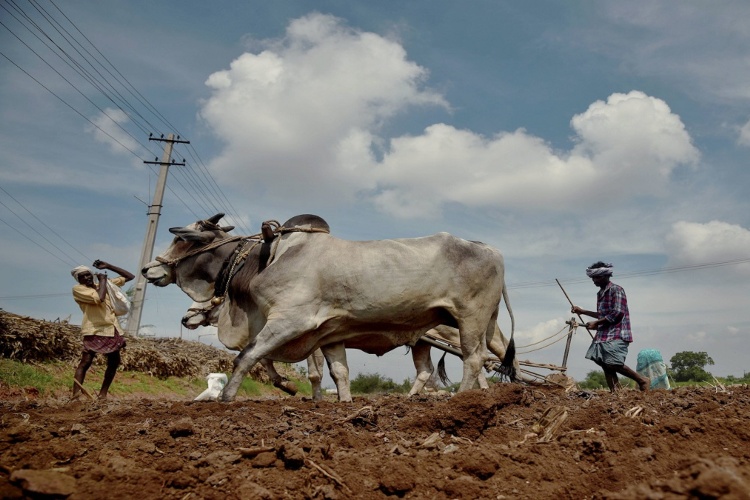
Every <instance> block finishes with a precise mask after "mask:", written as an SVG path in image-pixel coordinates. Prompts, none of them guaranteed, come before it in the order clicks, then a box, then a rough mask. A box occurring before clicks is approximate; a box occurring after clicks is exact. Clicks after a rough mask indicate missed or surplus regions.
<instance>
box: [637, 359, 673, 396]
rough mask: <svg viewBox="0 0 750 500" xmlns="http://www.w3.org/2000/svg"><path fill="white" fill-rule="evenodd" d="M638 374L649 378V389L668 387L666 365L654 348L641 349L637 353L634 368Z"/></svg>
mask: <svg viewBox="0 0 750 500" xmlns="http://www.w3.org/2000/svg"><path fill="white" fill-rule="evenodd" d="M635 371H637V372H638V375H641V376H643V377H648V378H650V379H651V386H650V388H651V389H669V377H667V365H665V364H664V360H663V359H662V357H661V353H660V352H659V351H657V350H656V349H643V350H642V351H641V352H639V353H638V365H637V366H636V368H635Z"/></svg>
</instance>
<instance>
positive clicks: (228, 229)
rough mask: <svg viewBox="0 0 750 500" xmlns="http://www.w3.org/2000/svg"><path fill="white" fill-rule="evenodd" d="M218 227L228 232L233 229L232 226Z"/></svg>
mask: <svg viewBox="0 0 750 500" xmlns="http://www.w3.org/2000/svg"><path fill="white" fill-rule="evenodd" d="M220 229H221V230H222V231H224V232H225V233H228V232H229V231H231V230H232V229H234V226H222V227H221V228H220Z"/></svg>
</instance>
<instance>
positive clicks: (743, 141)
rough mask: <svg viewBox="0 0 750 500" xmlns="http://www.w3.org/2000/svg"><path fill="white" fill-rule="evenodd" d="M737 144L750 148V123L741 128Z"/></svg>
mask: <svg viewBox="0 0 750 500" xmlns="http://www.w3.org/2000/svg"><path fill="white" fill-rule="evenodd" d="M737 144H739V145H740V146H750V121H749V122H747V123H746V124H744V125H743V126H742V128H740V135H739V137H738V138H737Z"/></svg>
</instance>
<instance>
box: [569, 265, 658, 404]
mask: <svg viewBox="0 0 750 500" xmlns="http://www.w3.org/2000/svg"><path fill="white" fill-rule="evenodd" d="M586 275H587V276H588V277H589V278H591V279H592V280H593V282H594V285H596V286H598V287H599V292H598V293H597V294H596V311H587V310H585V309H581V308H580V307H578V306H573V307H572V308H571V312H573V313H576V314H585V315H586V316H591V317H592V318H596V320H594V321H589V322H588V323H586V328H588V329H590V330H593V329H596V336H595V337H594V340H593V342H592V343H591V346H590V347H589V350H588V351H587V352H586V358H587V359H590V360H591V361H593V362H594V363H596V364H598V365H599V366H601V367H602V369H603V370H604V377H605V378H606V379H607V385H608V386H609V390H610V391H612V392H615V390H617V389H619V388H620V381H619V380H618V378H617V374H618V373H619V374H620V375H624V376H626V377H628V378H631V379H633V380H635V382H636V383H637V384H638V388H639V389H640V390H642V391H647V390H648V389H649V384H650V380H649V379H648V378H646V377H643V376H641V375H639V374H638V373H637V372H636V371H634V370H632V369H631V368H629V367H628V366H626V365H625V358H626V357H627V355H628V346H629V344H630V343H631V342H633V334H632V332H631V331H630V313H629V312H628V299H627V297H626V296H625V290H623V289H622V287H621V286H620V285H617V284H615V283H612V282H611V281H610V277H611V276H612V264H605V263H604V262H601V261H600V262H596V263H595V264H592V265H591V266H589V267H588V268H587V269H586Z"/></svg>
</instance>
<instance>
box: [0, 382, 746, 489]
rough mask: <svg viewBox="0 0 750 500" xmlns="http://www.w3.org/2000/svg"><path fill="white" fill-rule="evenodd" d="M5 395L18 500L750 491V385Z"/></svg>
mask: <svg viewBox="0 0 750 500" xmlns="http://www.w3.org/2000/svg"><path fill="white" fill-rule="evenodd" d="M3 396H5V397H4V400H3V401H2V402H0V497H3V498H22V497H23V496H24V495H26V496H27V497H35V495H36V496H38V495H40V494H46V495H48V496H47V497H50V498H51V497H54V495H55V494H56V495H57V497H58V498H62V497H65V496H68V498H71V499H83V498H86V499H90V498H108V499H112V498H139V499H150V498H165V499H170V498H175V499H189V498H216V499H226V498H243V499H249V498H330V499H335V498H339V499H344V498H383V497H387V496H393V497H400V498H436V499H442V498H493V499H494V498H521V499H525V498H528V499H540V498H555V499H558V498H574V499H581V498H612V499H618V498H619V499H644V498H653V499H662V498H663V499H675V498H726V499H729V498H732V499H747V498H750V446H748V445H749V444H750V426H749V425H748V422H750V388H748V387H747V386H742V387H739V386H734V387H727V388H725V389H724V388H722V387H719V388H718V389H715V388H711V387H707V388H681V389H676V390H672V391H652V392H650V393H647V394H642V393H639V392H637V391H633V390H624V391H622V392H621V393H619V394H617V395H610V394H609V393H605V392H595V393H586V392H575V391H573V392H569V393H566V392H565V391H564V390H563V389H559V388H552V387H529V386H521V385H516V384H498V385H494V386H492V388H491V389H490V390H488V391H479V390H477V391H470V392H465V393H461V394H458V395H454V396H452V397H451V396H421V397H417V398H412V399H407V398H406V397H405V396H401V395H398V396H396V395H388V396H380V397H375V398H367V399H366V398H355V400H354V402H353V403H346V404H342V403H337V402H333V401H324V402H321V403H314V402H312V401H310V400H309V399H305V398H300V397H287V398H281V397H278V398H269V399H263V400H250V399H241V398H240V399H238V401H236V402H234V403H216V402H200V403H199V402H192V401H171V400H154V399H148V400H146V399H136V398H128V399H117V396H116V395H114V396H113V397H114V399H110V400H109V401H106V402H104V401H98V402H90V401H77V402H73V403H65V402H64V401H63V400H55V399H33V398H32V399H30V396H29V394H16V395H15V396H14V395H13V394H12V393H6V394H4V395H3ZM35 491H36V492H37V493H35ZM50 495H51V496H50Z"/></svg>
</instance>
